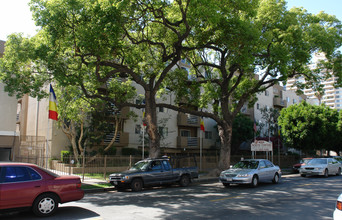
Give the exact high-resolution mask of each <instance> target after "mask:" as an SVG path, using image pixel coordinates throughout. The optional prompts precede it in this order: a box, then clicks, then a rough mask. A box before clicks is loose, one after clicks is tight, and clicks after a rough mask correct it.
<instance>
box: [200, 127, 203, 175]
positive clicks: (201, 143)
mask: <svg viewBox="0 0 342 220" xmlns="http://www.w3.org/2000/svg"><path fill="white" fill-rule="evenodd" d="M202 133H203V132H202V130H201V129H200V171H202V148H203V137H202Z"/></svg>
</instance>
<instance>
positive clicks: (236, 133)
mask: <svg viewBox="0 0 342 220" xmlns="http://www.w3.org/2000/svg"><path fill="white" fill-rule="evenodd" d="M253 124H254V123H253V121H252V120H251V119H250V118H248V117H247V116H244V115H242V114H239V115H237V116H236V118H235V120H234V122H233V134H232V154H233V155H234V152H236V151H237V150H238V148H239V147H240V144H241V143H242V142H244V141H248V140H251V139H253V135H254V133H253Z"/></svg>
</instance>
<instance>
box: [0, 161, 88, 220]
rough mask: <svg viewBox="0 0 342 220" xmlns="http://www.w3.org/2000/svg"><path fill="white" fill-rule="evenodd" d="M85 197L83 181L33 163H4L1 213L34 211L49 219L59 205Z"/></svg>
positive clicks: (1, 167) (0, 173)
mask: <svg viewBox="0 0 342 220" xmlns="http://www.w3.org/2000/svg"><path fill="white" fill-rule="evenodd" d="M83 196H84V192H83V190H82V189H81V180H80V178H79V177H76V176H59V175H57V174H55V173H52V172H50V171H48V170H46V169H44V168H41V167H39V166H36V165H34V164H29V163H15V162H0V210H7V209H14V208H16V209H17V208H27V207H30V208H31V209H32V211H33V213H34V214H36V215H38V216H49V215H52V214H53V213H54V212H55V211H56V209H57V207H58V203H65V202H70V201H76V200H80V199H82V198H83Z"/></svg>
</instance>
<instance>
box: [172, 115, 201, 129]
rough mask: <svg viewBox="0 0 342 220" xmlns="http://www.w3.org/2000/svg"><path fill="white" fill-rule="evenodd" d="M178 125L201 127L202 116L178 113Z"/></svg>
mask: <svg viewBox="0 0 342 220" xmlns="http://www.w3.org/2000/svg"><path fill="white" fill-rule="evenodd" d="M177 125H178V126H191V127H200V118H199V117H198V116H194V115H190V114H184V113H178V115H177Z"/></svg>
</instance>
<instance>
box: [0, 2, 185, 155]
mask: <svg viewBox="0 0 342 220" xmlns="http://www.w3.org/2000/svg"><path fill="white" fill-rule="evenodd" d="M189 2H190V1H189V0H187V1H181V0H177V1H171V2H168V1H162V0H155V1H144V0H138V1H119V0H104V1H95V0H91V1H89V0H51V1H46V0H32V1H31V10H32V11H33V16H34V19H35V20H36V23H37V25H38V26H40V27H41V30H40V31H39V33H38V34H37V35H36V36H35V37H34V38H32V39H22V38H21V37H13V40H10V41H9V42H8V44H11V42H14V41H18V42H23V43H25V42H27V44H28V45H29V46H30V48H29V51H27V50H26V48H25V46H26V45H24V44H19V45H20V48H18V49H21V50H22V56H19V55H18V56H16V54H14V53H12V55H11V56H13V57H11V58H9V55H7V56H6V55H5V59H6V60H7V61H6V64H5V65H4V66H5V68H3V72H4V73H5V74H7V75H4V81H5V82H7V89H8V90H13V91H18V90H21V89H20V88H16V87H15V86H13V85H19V84H25V85H23V88H26V87H27V89H25V92H30V93H31V94H32V95H37V94H35V92H36V91H37V88H39V86H41V85H42V84H43V82H45V81H47V80H51V79H54V80H56V81H57V82H58V83H59V84H61V85H70V84H71V85H73V84H75V85H79V86H80V87H81V88H82V90H83V92H84V93H85V95H86V97H87V98H100V99H103V100H105V101H107V102H112V103H114V104H115V106H116V107H117V108H118V109H121V108H123V107H124V106H131V107H136V108H145V112H146V114H145V116H146V119H145V121H146V124H147V133H148V135H149V138H150V141H149V143H150V156H151V157H157V156H159V154H160V148H159V147H160V146H159V145H160V134H159V133H158V127H157V113H156V96H157V92H158V90H159V89H160V85H161V83H162V82H163V80H164V78H165V76H166V75H167V73H168V72H169V71H170V70H171V69H172V68H173V67H175V65H176V64H177V62H178V61H179V60H180V58H181V50H182V44H183V43H184V41H185V39H186V38H187V36H188V34H189V32H190V25H189V24H188V20H187V11H188V7H189ZM14 38H16V39H14ZM10 47H12V46H10ZM23 49H24V50H23ZM6 54H9V52H8V51H6ZM24 58H25V61H26V62H25V63H21V62H18V63H12V64H13V66H11V62H12V61H14V60H17V61H19V60H21V59H24ZM23 70H25V71H23ZM32 73H37V74H32ZM24 75H26V76H29V77H28V78H26V79H24V77H23V76H24ZM133 82H134V84H135V85H133ZM31 85H34V87H33V86H31ZM9 87H11V88H9ZM135 88H138V90H139V89H142V96H143V97H142V98H141V99H142V100H143V101H142V102H141V103H138V104H137V103H136V102H135V99H136V98H132V92H135Z"/></svg>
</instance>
